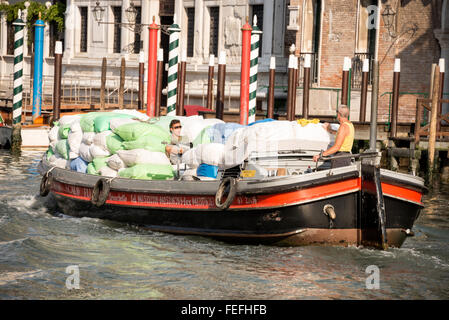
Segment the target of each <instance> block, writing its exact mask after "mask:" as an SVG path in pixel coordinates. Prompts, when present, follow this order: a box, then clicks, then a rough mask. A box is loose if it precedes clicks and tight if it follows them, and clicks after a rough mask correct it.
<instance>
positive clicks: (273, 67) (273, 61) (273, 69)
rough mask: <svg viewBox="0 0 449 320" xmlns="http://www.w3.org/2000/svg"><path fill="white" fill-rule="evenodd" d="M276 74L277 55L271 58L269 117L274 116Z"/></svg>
mask: <svg viewBox="0 0 449 320" xmlns="http://www.w3.org/2000/svg"><path fill="white" fill-rule="evenodd" d="M275 75H276V57H271V59H270V79H269V84H268V107H267V118H270V119H273V118H274V81H275Z"/></svg>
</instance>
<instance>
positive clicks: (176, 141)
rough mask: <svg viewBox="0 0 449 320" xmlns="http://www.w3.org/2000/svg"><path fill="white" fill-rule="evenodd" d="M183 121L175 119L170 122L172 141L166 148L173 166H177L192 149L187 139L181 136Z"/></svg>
mask: <svg viewBox="0 0 449 320" xmlns="http://www.w3.org/2000/svg"><path fill="white" fill-rule="evenodd" d="M181 129H182V126H181V121H179V120H178V119H173V120H172V121H171V122H170V133H171V140H170V144H168V145H167V146H165V152H166V153H167V156H168V157H169V159H170V162H171V163H172V164H177V163H178V161H179V160H180V157H181V156H182V154H183V153H184V152H186V151H187V150H189V149H190V147H189V141H188V139H187V137H185V136H181Z"/></svg>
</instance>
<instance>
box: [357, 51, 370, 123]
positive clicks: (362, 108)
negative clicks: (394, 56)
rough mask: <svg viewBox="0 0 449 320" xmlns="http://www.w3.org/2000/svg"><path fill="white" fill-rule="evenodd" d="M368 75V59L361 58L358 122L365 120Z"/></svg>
mask: <svg viewBox="0 0 449 320" xmlns="http://www.w3.org/2000/svg"><path fill="white" fill-rule="evenodd" d="M368 75H369V60H368V59H364V60H363V68H362V91H361V93H360V115H359V120H360V122H365V120H366V100H367V96H368Z"/></svg>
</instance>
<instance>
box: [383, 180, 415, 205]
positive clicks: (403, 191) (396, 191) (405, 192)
mask: <svg viewBox="0 0 449 320" xmlns="http://www.w3.org/2000/svg"><path fill="white" fill-rule="evenodd" d="M382 192H383V194H384V196H392V197H397V198H400V199H404V200H407V201H412V202H416V203H418V204H420V205H423V203H422V202H421V200H422V193H421V192H418V191H415V190H411V189H407V188H404V187H399V186H395V185H392V184H388V183H382Z"/></svg>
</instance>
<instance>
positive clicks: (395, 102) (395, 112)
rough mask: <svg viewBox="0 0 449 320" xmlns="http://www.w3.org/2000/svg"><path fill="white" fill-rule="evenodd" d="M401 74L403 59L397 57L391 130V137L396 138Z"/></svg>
mask: <svg viewBox="0 0 449 320" xmlns="http://www.w3.org/2000/svg"><path fill="white" fill-rule="evenodd" d="M400 75H401V60H400V59H398V58H396V59H395V60H394V72H393V99H392V100H393V103H392V106H391V132H390V137H393V138H396V135H397V123H398V114H399V112H398V111H399V110H398V109H399V86H400Z"/></svg>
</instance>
